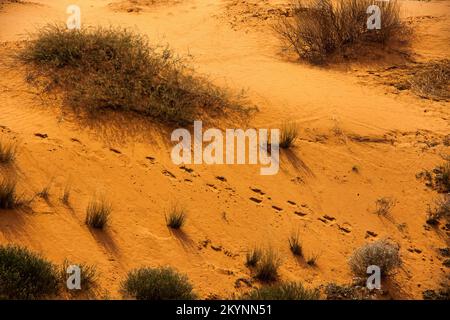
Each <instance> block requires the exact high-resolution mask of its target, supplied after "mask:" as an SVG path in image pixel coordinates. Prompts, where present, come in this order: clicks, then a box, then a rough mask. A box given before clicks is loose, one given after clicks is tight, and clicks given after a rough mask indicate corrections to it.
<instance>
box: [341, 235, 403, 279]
mask: <svg viewBox="0 0 450 320" xmlns="http://www.w3.org/2000/svg"><path fill="white" fill-rule="evenodd" d="M349 265H350V269H351V270H352V272H353V274H354V275H355V276H357V277H360V278H365V277H367V267H369V266H371V265H375V266H378V267H379V268H380V271H381V276H387V275H389V274H390V273H391V272H392V271H393V270H395V269H396V268H398V267H399V266H400V265H401V258H400V247H399V245H398V244H396V243H393V242H391V241H388V240H384V239H383V240H378V241H375V242H372V243H369V244H365V245H363V246H362V247H360V248H358V249H356V250H355V252H354V253H353V255H352V256H351V258H350V260H349Z"/></svg>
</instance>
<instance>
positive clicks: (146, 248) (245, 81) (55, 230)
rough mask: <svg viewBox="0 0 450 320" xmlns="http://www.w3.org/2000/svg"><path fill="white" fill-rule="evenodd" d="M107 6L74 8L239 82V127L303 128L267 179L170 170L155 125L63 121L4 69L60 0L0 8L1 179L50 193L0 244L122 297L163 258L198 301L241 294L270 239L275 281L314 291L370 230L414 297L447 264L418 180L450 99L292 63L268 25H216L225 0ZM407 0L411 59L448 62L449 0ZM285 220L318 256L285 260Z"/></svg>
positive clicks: (431, 158) (209, 169) (3, 223)
mask: <svg viewBox="0 0 450 320" xmlns="http://www.w3.org/2000/svg"><path fill="white" fill-rule="evenodd" d="M110 2H111V1H110V0H100V1H93V0H82V1H78V2H77V3H78V4H79V5H80V6H81V9H82V19H83V24H86V25H97V24H104V25H107V24H110V23H112V24H114V25H121V26H126V27H131V28H134V29H136V30H138V31H139V32H142V33H146V34H148V35H149V37H150V39H155V40H156V41H164V42H168V43H169V44H170V45H171V46H172V47H173V48H174V49H175V50H176V51H177V52H179V53H182V54H185V53H190V54H192V55H193V63H194V64H195V65H196V66H197V68H198V69H199V70H200V71H202V72H204V73H207V74H210V75H211V78H212V79H214V81H216V82H217V83H219V84H227V85H228V86H230V87H232V88H235V89H240V88H248V89H249V98H250V99H251V100H252V102H254V103H255V104H257V105H258V106H259V107H260V112H259V113H258V114H256V115H255V117H254V118H252V119H251V121H250V125H251V126H254V127H273V126H276V125H279V124H280V123H281V122H282V121H283V120H286V119H292V120H295V121H296V122H298V123H299V124H300V127H301V132H302V134H301V140H300V141H299V142H298V143H297V146H296V148H295V149H294V150H293V151H292V152H289V153H283V155H282V170H281V172H280V173H279V174H278V175H276V176H273V177H263V176H260V175H259V174H258V170H259V168H258V167H254V166H191V168H192V169H193V170H194V171H193V172H191V173H190V172H187V171H185V170H183V169H180V168H178V167H177V166H175V165H173V164H172V162H171V160H170V157H169V155H170V145H169V134H168V133H164V131H160V130H158V129H157V128H155V127H154V126H151V125H148V124H146V123H139V122H138V123H136V121H134V122H133V125H131V124H130V123H131V122H130V121H129V120H126V121H116V122H114V124H109V125H106V124H99V123H95V124H86V123H80V122H77V121H72V120H71V119H70V115H68V114H62V113H61V111H60V109H59V107H58V106H59V101H58V100H52V99H51V97H45V99H44V97H42V96H41V95H40V94H38V93H36V92H34V89H33V88H32V87H30V86H29V85H27V84H26V82H25V81H24V74H25V72H24V70H23V69H22V68H21V67H18V68H11V61H12V60H11V59H10V58H8V54H10V53H13V52H15V51H17V44H16V43H15V42H16V41H20V40H23V39H25V38H26V32H27V31H32V30H33V29H34V27H35V26H38V25H42V24H44V23H47V22H54V21H65V19H66V14H65V8H66V6H67V5H68V4H69V3H72V1H59V0H58V1H56V0H53V1H52V0H47V1H44V0H42V1H34V3H27V4H9V5H7V6H5V7H4V8H2V9H0V40H1V41H2V44H1V47H0V56H1V57H2V59H1V62H0V69H1V71H0V72H1V78H0V109H1V113H0V125H2V126H4V127H5V128H4V129H2V135H7V136H11V137H15V138H17V139H19V140H20V141H21V146H22V147H21V149H20V153H19V155H18V161H17V165H16V168H15V169H14V170H11V169H5V168H3V169H2V172H3V174H17V175H18V176H19V181H20V183H19V187H20V189H21V190H23V191H24V192H25V193H26V194H28V195H32V194H34V193H35V192H38V191H39V190H40V189H42V188H43V187H44V186H45V185H47V184H48V183H49V182H50V181H52V188H51V197H50V203H46V202H45V201H43V200H36V201H35V202H34V204H33V206H32V212H25V213H24V212H1V214H0V243H7V242H14V243H20V244H24V245H26V246H28V247H30V248H32V249H34V250H37V251H39V252H42V253H43V254H44V255H45V256H47V257H48V258H49V259H51V260H53V261H55V262H57V263H59V262H62V261H63V260H64V258H66V257H67V258H70V259H72V260H74V261H85V262H88V263H95V264H96V265H97V266H98V269H99V271H100V272H101V284H102V288H103V289H104V290H107V291H108V292H109V295H110V296H112V297H120V295H119V293H118V285H119V281H120V280H121V279H122V278H123V277H124V276H125V274H126V272H127V271H128V270H130V269H131V268H135V267H138V266H142V265H150V266H156V265H166V264H168V265H172V266H174V267H176V268H177V269H179V270H180V271H182V272H185V273H187V274H188V276H189V278H190V279H191V280H192V282H193V283H194V286H195V289H196V290H197V291H198V292H199V293H200V294H201V296H202V297H207V296H209V295H218V296H220V297H229V296H230V295H232V294H233V293H234V292H237V290H239V289H236V288H235V282H236V280H237V279H239V278H249V277H250V274H249V271H248V269H247V268H246V267H245V266H244V260H245V251H246V249H247V248H248V247H249V246H252V245H254V244H267V245H271V246H273V247H275V248H277V249H278V250H279V252H280V254H281V256H282V259H283V265H282V267H281V276H282V278H283V279H291V280H302V281H304V282H305V283H307V284H309V285H311V286H317V285H321V284H325V283H328V282H337V283H349V282H350V281H351V275H350V272H349V270H348V267H347V259H348V257H349V256H350V254H351V253H352V252H353V250H354V249H355V248H356V247H358V246H359V245H361V244H363V243H365V242H366V241H370V240H371V239H366V232H367V231H372V232H375V233H376V234H377V237H376V238H383V237H390V238H392V239H395V240H396V241H398V242H399V243H400V244H401V247H402V250H401V253H402V257H403V259H404V266H403V268H402V270H401V271H400V272H399V273H398V274H397V275H396V277H395V279H396V280H397V284H396V285H395V288H394V289H392V290H391V294H392V295H393V296H394V297H402V298H421V292H422V291H423V290H424V289H428V288H434V287H436V286H437V284H438V282H439V280H440V279H441V277H442V276H443V275H444V274H445V272H448V269H445V267H443V266H442V261H441V259H442V258H440V257H439V255H438V254H437V248H440V247H444V246H445V235H442V234H439V233H436V232H435V231H432V230H431V231H430V230H426V229H425V228H424V221H425V216H426V208H427V205H428V204H430V203H431V202H432V200H433V198H434V197H435V196H436V193H435V192H433V191H431V190H429V189H427V188H426V187H425V186H424V185H423V182H421V181H418V180H417V179H416V178H415V175H416V173H418V172H419V171H421V170H422V169H431V168H433V167H434V166H435V165H437V164H439V163H440V162H441V161H442V155H444V154H448V153H449V147H448V146H447V147H445V146H444V145H443V139H444V136H445V135H446V134H448V133H449V132H450V131H449V129H450V128H449V103H446V102H433V101H429V100H423V99H419V98H417V97H415V96H414V95H412V94H411V93H409V92H395V91H393V90H391V89H389V88H387V87H385V86H380V85H379V84H377V82H376V81H375V79H374V77H373V75H371V74H370V73H368V71H371V70H373V69H377V68H380V67H383V66H389V61H384V62H382V63H378V62H377V63H373V64H370V65H366V64H359V65H351V66H348V68H347V71H339V70H335V69H329V68H318V67H311V66H306V65H301V64H297V63H293V62H289V61H287V60H286V59H285V58H283V56H282V55H280V48H279V44H278V41H277V39H276V38H275V37H274V36H273V35H272V34H271V33H270V32H269V30H268V28H267V27H265V26H264V24H262V23H258V27H256V28H246V27H245V25H242V26H241V25H230V23H227V22H226V17H227V11H226V6H225V5H226V4H227V3H228V4H229V2H230V1H214V2H213V1H206V0H198V1H184V2H183V3H182V4H174V5H164V6H163V5H159V6H156V7H155V6H143V8H142V10H141V11H140V12H139V13H136V12H127V10H118V9H117V7H111V6H109V5H108V4H109V3H110ZM123 4H125V6H124V8H125V9H126V8H127V7H126V2H123V3H122V5H123ZM404 4H405V6H404V9H405V10H404V12H405V17H409V19H411V20H413V21H414V23H415V26H416V32H417V34H418V36H417V38H416V40H415V41H414V43H413V49H414V50H413V51H414V52H415V56H414V58H415V59H418V60H427V59H435V58H445V57H446V58H448V52H449V49H450V48H449V45H450V41H449V38H450V31H449V23H448V21H449V19H450V1H432V2H430V3H429V2H419V1H404ZM372 73H373V72H372ZM41 98H43V100H42V99H41ZM36 133H45V134H47V135H48V138H46V139H42V138H39V137H37V136H35V134H36ZM361 137H363V138H364V137H365V138H368V140H370V141H369V142H361V140H364V139H361ZM380 138H381V139H380ZM366 140H367V139H366ZM434 142H436V143H434ZM111 148H113V149H114V150H117V151H119V152H120V153H118V152H114V151H112V150H111ZM147 157H151V158H154V159H153V160H152V159H148V158H147ZM353 166H358V168H359V171H360V172H359V173H355V172H353V171H352V167H353ZM217 176H223V177H225V178H226V181H221V180H218V179H217V178H216V177H217ZM67 183H70V184H72V185H73V195H72V200H71V203H72V208H66V207H65V206H63V205H62V204H61V202H60V200H59V197H60V196H61V194H62V192H63V189H64V187H65V185H66V184H67ZM252 188H253V189H255V188H257V189H260V190H262V192H263V193H264V195H261V194H260V193H258V192H255V191H253V190H252ZM94 193H97V194H104V195H106V196H107V197H108V198H109V199H110V200H111V202H112V203H113V206H114V212H113V220H112V223H111V226H110V227H109V228H108V230H107V232H105V233H93V232H90V231H89V230H88V229H87V228H86V226H85V225H84V215H85V207H86V204H87V202H88V201H89V200H90V198H91V197H92V195H93V194H94ZM385 196H390V197H393V198H395V200H396V206H395V207H394V209H393V211H392V215H391V217H390V218H389V219H386V218H380V217H378V216H377V215H376V214H374V213H373V210H374V206H375V200H376V199H378V198H380V197H385ZM251 197H257V198H259V199H261V200H262V202H261V203H260V204H257V203H255V202H253V201H251V200H250V198H251ZM174 199H176V200H178V201H179V202H182V203H184V204H185V205H186V206H187V208H188V209H189V220H188V224H187V226H186V228H185V230H184V233H173V232H171V231H169V230H168V229H167V227H166V226H165V221H164V212H165V210H167V208H168V207H169V205H170V203H171V202H172V201H173V200H174ZM288 201H291V202H293V203H295V204H292V203H288ZM273 206H276V207H278V208H281V209H282V210H281V211H279V210H277V209H275V208H273ZM295 212H297V213H298V212H301V213H303V214H305V215H303V216H301V215H298V214H295ZM324 215H328V216H331V217H333V218H334V220H332V221H330V220H327V219H324V218H323V216H324ZM297 228H298V229H299V230H300V232H301V235H302V240H303V246H304V250H305V252H306V255H307V256H308V255H312V254H319V260H318V267H316V268H311V267H308V266H306V264H305V263H304V261H297V260H296V259H295V258H293V256H292V255H291V254H290V252H289V248H288V245H287V238H288V236H289V234H290V233H291V231H293V230H295V229H297ZM414 249H418V250H416V251H414ZM244 287H245V285H244Z"/></svg>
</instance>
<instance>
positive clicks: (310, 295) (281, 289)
mask: <svg viewBox="0 0 450 320" xmlns="http://www.w3.org/2000/svg"><path fill="white" fill-rule="evenodd" d="M243 298H244V299H248V300H319V299H320V292H319V290H317V289H308V288H305V287H304V286H303V285H302V284H301V283H299V282H282V283H278V284H273V285H269V286H263V287H261V288H259V289H254V290H252V291H251V292H250V293H248V294H246V295H244V297H243Z"/></svg>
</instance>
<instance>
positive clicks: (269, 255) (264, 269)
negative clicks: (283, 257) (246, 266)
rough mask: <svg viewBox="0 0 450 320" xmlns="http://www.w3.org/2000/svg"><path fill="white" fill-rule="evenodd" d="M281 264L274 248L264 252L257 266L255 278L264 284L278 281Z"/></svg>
mask: <svg viewBox="0 0 450 320" xmlns="http://www.w3.org/2000/svg"><path fill="white" fill-rule="evenodd" d="M280 264H281V261H280V258H279V257H278V254H277V253H276V252H275V251H274V250H273V249H272V248H268V249H266V250H264V251H263V252H262V255H261V259H260V261H259V262H258V263H257V264H256V274H255V277H256V278H257V279H258V280H261V281H264V282H270V281H275V280H277V278H278V268H279V266H280Z"/></svg>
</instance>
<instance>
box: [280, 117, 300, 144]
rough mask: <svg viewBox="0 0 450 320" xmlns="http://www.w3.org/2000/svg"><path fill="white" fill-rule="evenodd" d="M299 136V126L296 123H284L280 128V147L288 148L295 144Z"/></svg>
mask: <svg viewBox="0 0 450 320" xmlns="http://www.w3.org/2000/svg"><path fill="white" fill-rule="evenodd" d="M297 137H298V127H297V125H296V124H295V123H292V122H287V123H284V124H283V126H282V127H281V130H280V148H283V149H288V148H290V147H292V146H293V145H294V142H295V140H297Z"/></svg>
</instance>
